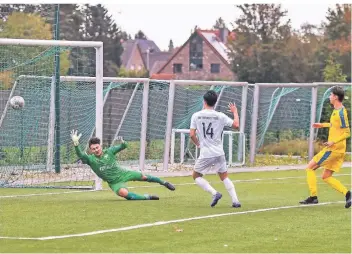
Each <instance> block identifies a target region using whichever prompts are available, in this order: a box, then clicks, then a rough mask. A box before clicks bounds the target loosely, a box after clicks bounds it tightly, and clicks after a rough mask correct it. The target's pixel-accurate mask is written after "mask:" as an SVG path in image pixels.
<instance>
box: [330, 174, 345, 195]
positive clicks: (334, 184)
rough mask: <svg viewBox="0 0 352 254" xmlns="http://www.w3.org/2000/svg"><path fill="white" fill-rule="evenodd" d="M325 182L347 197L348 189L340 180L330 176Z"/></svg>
mask: <svg viewBox="0 0 352 254" xmlns="http://www.w3.org/2000/svg"><path fill="white" fill-rule="evenodd" d="M324 181H325V182H326V183H327V184H329V185H330V186H331V187H333V188H334V189H335V190H337V191H339V192H341V193H342V194H343V195H345V196H346V193H347V188H346V187H345V186H344V185H343V184H342V183H341V182H340V181H339V180H337V179H336V178H334V177H332V176H330V177H328V178H325V179H324Z"/></svg>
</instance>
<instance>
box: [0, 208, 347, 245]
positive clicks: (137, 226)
mask: <svg viewBox="0 0 352 254" xmlns="http://www.w3.org/2000/svg"><path fill="white" fill-rule="evenodd" d="M338 203H344V202H342V201H335V202H325V203H319V204H315V205H295V206H281V207H272V208H262V209H256V210H248V211H242V212H232V213H219V214H211V215H205V216H198V217H191V218H184V219H176V220H169V221H157V222H154V223H146V224H139V225H134V226H128V227H122V228H112V229H105V230H98V231H91V232H86V233H80V234H70V235H58V236H44V237H11V236H0V239H9V240H39V241H46V240H56V239H64V238H72V237H84V236H91V235H99V234H106V233H112V232H121V231H128V230H133V229H140V228H148V227H154V226H161V225H168V224H173V223H179V222H186V221H194V220H203V219H209V218H217V217H223V216H231V215H240V214H249V213H260V212H268V211H275V210H283V209H291V208H306V207H314V206H323V205H330V204H338Z"/></svg>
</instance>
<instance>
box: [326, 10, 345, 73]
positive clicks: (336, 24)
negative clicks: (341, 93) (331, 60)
mask: <svg viewBox="0 0 352 254" xmlns="http://www.w3.org/2000/svg"><path fill="white" fill-rule="evenodd" d="M326 18H327V20H328V23H327V24H326V26H325V35H326V45H327V48H328V50H329V51H330V52H335V53H336V55H335V57H336V61H337V62H339V63H341V64H342V69H343V73H344V74H346V75H347V79H348V80H351V5H349V4H344V5H339V4H337V5H336V7H335V9H333V8H329V10H328V14H327V17H326Z"/></svg>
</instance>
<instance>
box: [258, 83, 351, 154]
mask: <svg viewBox="0 0 352 254" xmlns="http://www.w3.org/2000/svg"><path fill="white" fill-rule="evenodd" d="M334 85H341V86H342V87H343V88H344V89H345V91H346V98H345V100H344V102H343V104H344V106H345V107H346V109H347V111H348V112H351V98H350V94H351V86H350V85H348V84H346V83H341V84H338V83H336V84H328V83H326V84H324V83H321V84H318V88H317V103H316V119H315V121H316V122H329V121H330V115H331V112H332V108H331V106H330V105H329V102H328V98H329V95H330V91H331V88H332V87H333V86H334ZM311 109H312V86H311V85H309V84H307V85H306V87H304V86H303V87H265V88H261V89H260V95H259V110H258V119H257V139H256V141H257V142H256V149H257V153H258V154H257V156H260V155H261V154H271V155H280V156H282V155H284V156H287V155H290V156H298V157H300V158H307V157H308V148H309V145H308V142H309V136H310V129H311ZM327 136H328V129H327V128H325V129H316V130H315V137H314V139H315V142H314V152H315V153H317V152H318V151H319V150H320V149H321V148H322V146H321V141H323V140H325V141H326V140H327ZM348 150H349V151H350V146H348Z"/></svg>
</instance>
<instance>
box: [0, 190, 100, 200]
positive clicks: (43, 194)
mask: <svg viewBox="0 0 352 254" xmlns="http://www.w3.org/2000/svg"><path fill="white" fill-rule="evenodd" d="M92 191H96V190H84V191H83V190H81V191H62V192H47V193H32V194H22V195H9V196H0V199H1V198H23V197H35V196H48V195H50V196H51V195H59V194H72V193H82V192H92Z"/></svg>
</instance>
